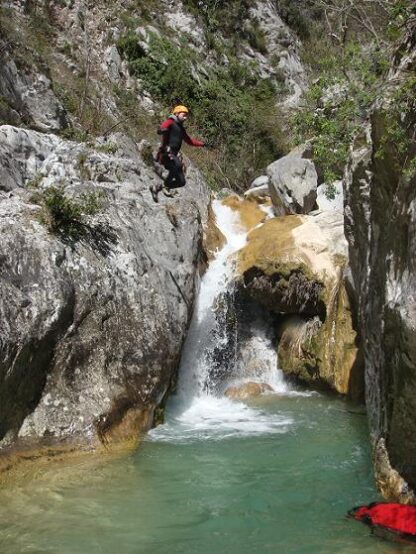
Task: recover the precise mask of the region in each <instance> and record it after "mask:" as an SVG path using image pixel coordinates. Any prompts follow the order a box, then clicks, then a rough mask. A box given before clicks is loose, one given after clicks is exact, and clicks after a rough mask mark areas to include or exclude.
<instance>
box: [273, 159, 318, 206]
mask: <svg viewBox="0 0 416 554" xmlns="http://www.w3.org/2000/svg"><path fill="white" fill-rule="evenodd" d="M267 174H268V176H269V177H270V183H269V191H270V196H271V198H272V202H273V205H274V209H275V213H276V215H286V214H295V213H298V214H307V213H309V212H311V211H312V210H313V209H314V208H315V203H316V197H317V193H316V189H317V186H318V175H317V173H316V169H315V166H314V164H313V162H312V161H311V160H308V159H305V158H302V157H300V156H299V155H293V154H288V155H287V156H284V157H283V158H280V159H279V160H277V161H275V162H273V163H272V164H270V165H269V166H268V167H267Z"/></svg>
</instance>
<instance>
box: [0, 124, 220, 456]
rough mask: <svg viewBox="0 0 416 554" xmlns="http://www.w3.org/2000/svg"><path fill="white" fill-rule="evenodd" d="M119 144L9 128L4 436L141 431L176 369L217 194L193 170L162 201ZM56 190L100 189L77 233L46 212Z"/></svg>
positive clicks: (9, 440)
mask: <svg viewBox="0 0 416 554" xmlns="http://www.w3.org/2000/svg"><path fill="white" fill-rule="evenodd" d="M126 142H127V143H128V141H126ZM122 144H123V143H122V141H121V140H120V142H119V146H120V149H119V151H118V153H117V156H115V155H109V154H105V153H103V152H100V151H97V150H94V149H93V148H88V147H86V146H85V145H84V144H77V143H72V142H68V141H65V140H62V139H59V138H57V137H52V136H49V135H43V134H40V133H36V132H34V131H29V130H23V129H18V128H13V127H8V126H5V127H0V152H1V156H2V162H3V163H2V176H1V182H2V187H1V188H2V191H3V192H0V234H1V237H2V240H1V243H0V282H1V288H0V318H1V321H2V325H1V329H0V441H1V442H0V444H1V445H2V446H8V445H12V444H16V441H17V443H19V441H24V440H33V441H34V442H38V441H39V440H40V439H45V440H48V441H52V442H54V441H57V440H67V439H73V440H79V442H80V443H83V444H85V443H87V444H95V443H96V442H98V439H101V440H102V441H109V440H111V439H112V438H114V437H117V438H123V437H124V438H125V437H127V436H134V435H137V433H138V432H139V430H140V428H141V427H143V426H148V425H150V424H151V422H152V420H153V417H152V413H153V410H154V409H155V407H156V406H157V405H159V403H160V402H161V400H162V398H163V396H164V395H165V393H166V391H167V390H168V387H169V384H170V380H171V379H172V377H173V376H174V374H175V370H176V369H177V365H178V360H179V356H180V351H181V346H182V343H183V340H184V337H185V335H186V331H187V325H188V322H189V318H190V315H191V310H192V304H193V298H194V291H195V276H196V273H197V271H198V265H199V257H200V252H201V240H202V224H203V223H204V222H205V221H206V218H207V204H208V198H209V197H208V192H207V189H206V187H205V184H204V182H203V181H202V179H201V176H200V174H199V173H198V172H197V171H196V170H195V169H194V168H193V167H192V166H191V167H190V168H189V170H188V182H187V185H186V187H185V189H183V190H181V192H180V196H179V197H178V198H177V199H175V200H172V199H165V198H164V197H162V198H161V200H160V202H159V204H155V203H154V202H153V200H152V198H151V195H150V192H149V190H148V187H149V185H150V184H151V183H152V182H155V181H158V180H159V177H158V176H157V174H156V173H155V171H154V169H153V168H152V167H151V166H149V165H146V163H145V162H144V160H142V159H141V158H140V157H139V155H138V154H137V155H136V157H131V153H130V152H131V148H132V146H131V145H130V148H125V149H124V150H123V147H122ZM133 146H134V144H133ZM136 152H137V149H136ZM51 186H54V187H55V188H61V189H63V190H64V191H65V194H66V195H67V196H68V197H78V198H80V195H81V194H82V193H85V192H99V193H100V194H101V200H100V202H101V208H100V211H99V213H98V214H96V215H95V216H91V217H90V218H88V219H86V220H85V222H84V223H82V225H81V226H79V227H80V229H79V230H80V233H79V235H78V236H75V237H74V236H72V235H69V236H68V235H65V232H64V231H62V232H55V234H54V233H51V232H50V230H48V228H47V227H46V226H45V224H44V223H42V222H41V220H42V219H43V221H45V217H44V216H45V213H44V212H45V209H46V208H45V206H44V204H42V203H41V205H39V200H37V202H38V204H36V203H34V202H33V198H34V197H35V198H37V199H39V198H42V195H44V194H45V191H47V190H48V188H49V189H50V187H51ZM81 198H82V197H81ZM58 231H59V229H58Z"/></svg>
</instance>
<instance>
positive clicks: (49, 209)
mask: <svg viewBox="0 0 416 554" xmlns="http://www.w3.org/2000/svg"><path fill="white" fill-rule="evenodd" d="M101 200H102V194H101V193H97V192H88V193H87V192H86V193H83V194H81V195H80V196H78V197H77V198H69V197H68V196H66V194H65V192H64V188H63V187H48V188H47V189H44V190H42V191H37V192H35V193H34V195H33V196H32V201H33V202H35V203H36V204H39V205H41V206H42V208H43V211H42V213H41V221H42V223H43V224H45V225H46V226H47V227H48V228H49V230H50V231H51V232H52V233H54V234H57V235H61V236H63V237H66V238H71V239H74V240H78V239H80V238H82V237H83V236H84V234H85V229H86V221H87V218H88V216H93V215H95V214H97V213H98V212H99V211H100V209H101V207H102V202H101Z"/></svg>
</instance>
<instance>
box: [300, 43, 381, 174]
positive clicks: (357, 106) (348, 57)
mask: <svg viewBox="0 0 416 554" xmlns="http://www.w3.org/2000/svg"><path fill="white" fill-rule="evenodd" d="M387 56H388V52H387V51H385V50H384V51H383V50H380V49H377V48H375V47H374V46H373V47H372V48H370V47H368V46H363V45H361V44H359V43H355V42H354V43H350V44H348V45H347V46H346V48H345V49H344V51H343V54H342V57H341V59H339V61H338V65H336V64H333V63H332V61H333V60H334V59H335V58H336V56H335V53H334V52H333V51H332V52H331V51H329V54H328V56H327V58H328V62H327V64H326V69H325V70H324V71H323V72H322V74H321V76H320V77H319V78H318V79H317V80H316V81H315V83H314V84H313V85H312V86H311V87H310V88H309V90H308V92H307V93H306V95H305V98H304V100H305V102H304V105H303V106H302V107H301V109H300V110H299V111H298V112H297V113H296V114H294V116H293V117H292V120H291V123H292V129H293V132H294V138H295V142H296V143H302V142H305V141H306V140H311V141H312V143H313V150H314V159H315V161H316V163H317V164H318V165H319V167H320V168H321V170H322V173H323V178H324V180H325V181H326V182H327V183H331V182H333V181H335V180H336V179H340V178H341V177H342V174H343V170H344V167H345V164H346V162H347V159H348V153H349V147H350V144H351V141H352V139H353V137H354V134H355V132H356V131H357V129H358V127H359V126H360V125H362V123H363V122H364V121H365V119H366V117H367V116H368V114H369V111H370V108H371V106H372V104H373V102H374V101H375V99H376V98H377V96H378V95H379V94H380V92H381V90H382V86H383V80H384V76H385V75H386V72H387V69H388V57H387ZM322 62H323V60H321V61H320V63H321V64H322ZM324 63H325V62H324ZM321 67H322V66H321Z"/></svg>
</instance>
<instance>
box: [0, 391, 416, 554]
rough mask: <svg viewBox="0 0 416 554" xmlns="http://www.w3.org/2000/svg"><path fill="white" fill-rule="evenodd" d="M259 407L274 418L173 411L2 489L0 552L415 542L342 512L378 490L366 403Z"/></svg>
mask: <svg viewBox="0 0 416 554" xmlns="http://www.w3.org/2000/svg"><path fill="white" fill-rule="evenodd" d="M250 410H251V411H250V417H252V416H253V415H256V416H257V417H258V418H259V420H260V421H261V420H263V423H264V421H269V422H271V423H273V422H274V423H275V425H269V426H267V425H260V427H259V429H258V430H257V432H256V431H255V429H256V426H255V422H253V423H254V426H253V428H252V429H251V430H250V429H248V427H247V426H245V427H244V426H243V427H241V428H238V426H237V427H235V429H234V430H231V431H230V429H228V430H226V429H217V432H213V431H212V428H211V427H207V428H206V429H203V428H201V429H200V430H199V431H197V432H191V433H188V434H186V433H184V432H183V431H184V430H183V427H181V431H180V432H177V433H176V434H175V433H174V432H173V430H174V429H175V428H176V429H178V426H179V424H178V423H177V422H176V421H175V419H174V413H173V414H171V415H170V416H169V417H170V420H169V424H168V425H167V426H166V427H161V428H159V430H156V432H155V433H153V436H149V437H148V438H147V439H146V440H145V442H144V443H143V444H142V446H141V447H140V448H139V449H138V451H137V452H135V453H134V454H131V455H129V456H127V457H125V458H123V459H119V460H114V461H111V462H106V463H103V464H102V465H98V466H92V465H91V463H89V462H88V461H84V462H82V463H80V464H78V465H71V466H70V467H66V468H60V469H59V471H57V470H53V469H51V470H50V471H49V472H48V473H47V474H46V475H43V476H42V477H39V478H38V479H37V480H34V481H32V482H30V483H27V484H24V485H20V486H13V487H10V488H7V489H3V490H2V491H1V492H0V522H1V523H0V552H1V553H8V554H17V553H27V552H30V553H37V554H40V553H54V554H57V553H59V554H78V553H79V554H81V553H82V554H113V553H122V554H139V553H153V554H165V553H169V554H173V553H186V554H212V553H221V554H222V553H224V554H237V553H239V554H245V553H247V554H248V553H250V554H253V553H254V552H256V553H268V552H273V553H288V554H289V553H298V554H302V553H308V554H309V553H322V554H323V553H328V554H329V553H331V554H333V553H338V552H340V553H362V552H363V553H376V552H381V553H398V552H406V553H410V552H416V549H415V548H414V547H408V546H403V545H397V544H394V543H389V542H385V541H383V540H381V539H379V538H377V537H374V536H372V535H371V534H370V531H369V529H368V528H367V527H366V526H364V525H362V524H359V523H357V522H355V521H351V520H349V519H347V518H346V517H345V514H346V512H347V510H348V509H350V508H351V507H353V506H355V505H357V504H360V503H365V502H369V501H372V500H375V499H376V498H377V495H376V492H375V490H374V486H373V481H372V474H371V464H370V457H369V449H368V446H367V444H368V443H367V429H366V419H365V416H364V415H362V414H360V413H356V412H357V411H356V410H355V409H353V408H351V407H350V406H348V404H345V403H344V402H342V401H341V400H339V399H337V398H326V397H323V396H320V395H314V396H308V397H301V396H279V395H269V396H266V397H264V398H262V399H261V400H259V401H257V403H256V404H255V405H253V404H251V406H250ZM242 419H244V418H242ZM247 420H248V419H247ZM241 429H243V430H241Z"/></svg>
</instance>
